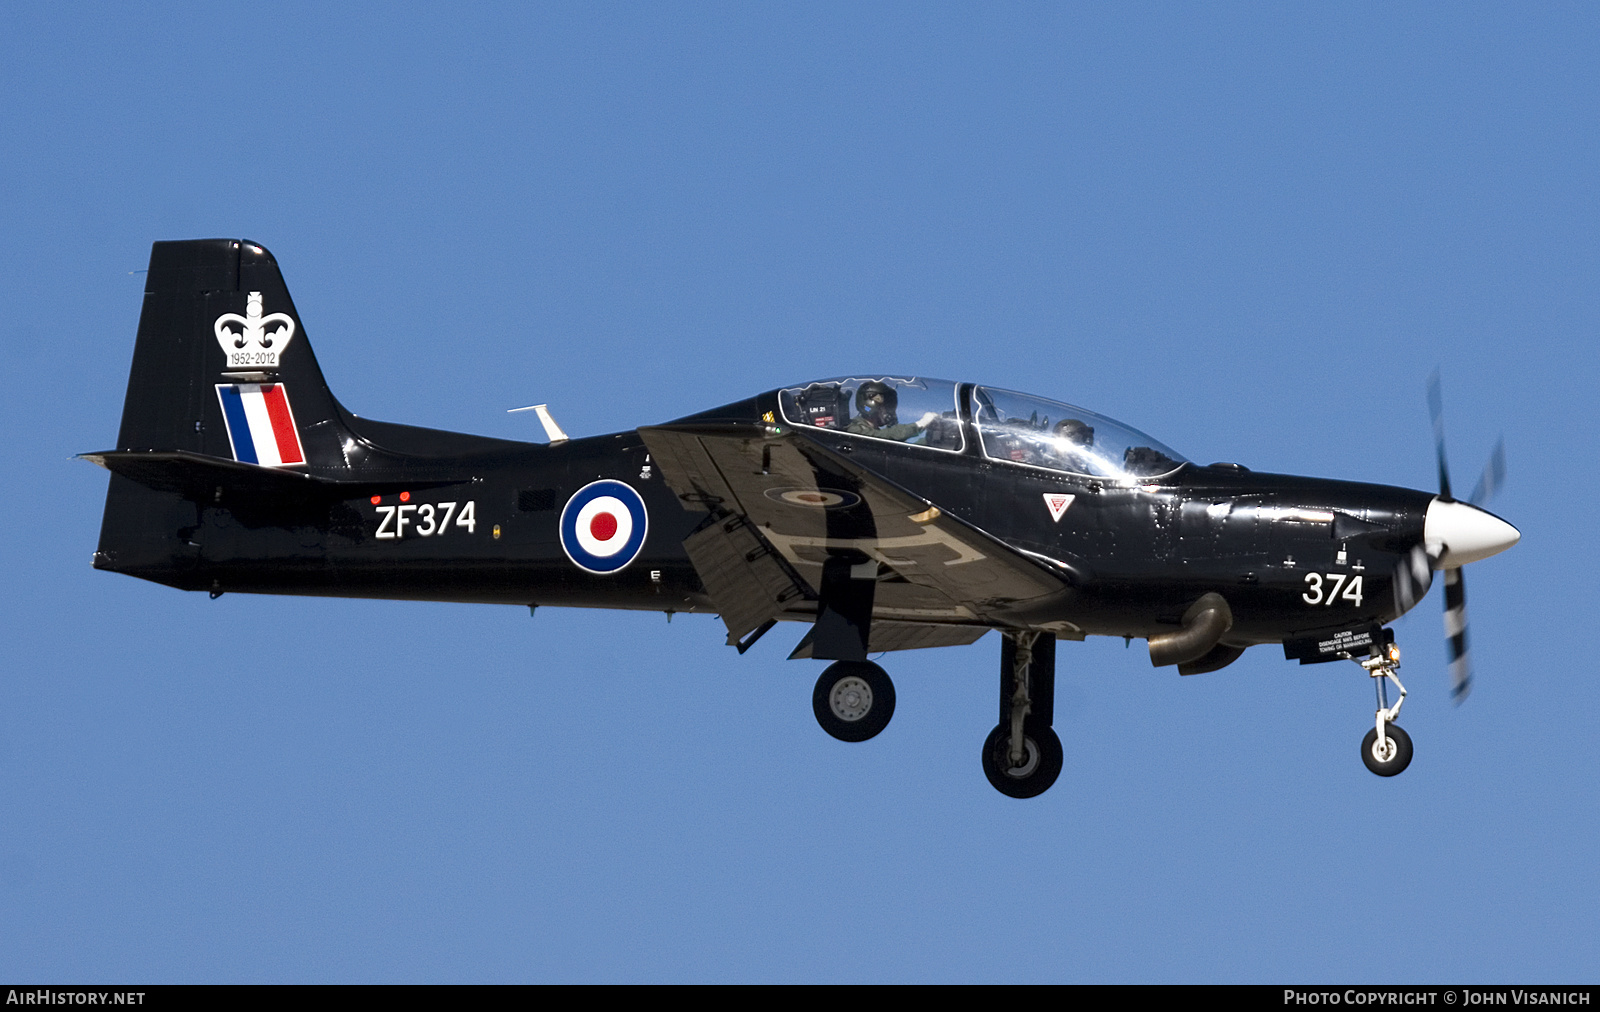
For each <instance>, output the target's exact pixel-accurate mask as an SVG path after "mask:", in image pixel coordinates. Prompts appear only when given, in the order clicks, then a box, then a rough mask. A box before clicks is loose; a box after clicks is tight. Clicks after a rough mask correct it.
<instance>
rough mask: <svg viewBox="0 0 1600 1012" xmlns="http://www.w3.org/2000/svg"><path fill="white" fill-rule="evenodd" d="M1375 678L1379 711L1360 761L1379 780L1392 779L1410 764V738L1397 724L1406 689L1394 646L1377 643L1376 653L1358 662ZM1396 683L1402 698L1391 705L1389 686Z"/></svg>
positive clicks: (1368, 733)
mask: <svg viewBox="0 0 1600 1012" xmlns="http://www.w3.org/2000/svg"><path fill="white" fill-rule="evenodd" d="M1359 663H1360V664H1361V666H1362V667H1363V668H1366V669H1367V674H1368V675H1370V676H1371V677H1372V678H1374V679H1376V682H1377V690H1378V712H1377V714H1376V717H1375V719H1374V721H1373V728H1372V730H1370V731H1368V732H1367V736H1366V737H1365V738H1362V739H1361V761H1362V762H1364V763H1366V764H1367V769H1369V770H1371V771H1372V772H1374V773H1376V774H1377V775H1378V776H1380V777H1392V776H1394V775H1395V774H1397V773H1400V772H1401V771H1403V770H1404V769H1405V768H1406V767H1407V766H1409V765H1411V736H1410V735H1408V734H1406V732H1405V731H1404V730H1403V729H1402V728H1401V727H1400V725H1398V724H1396V723H1395V722H1394V719H1395V718H1396V717H1398V716H1399V715H1400V707H1401V705H1402V704H1403V703H1405V701H1406V687H1405V686H1404V685H1401V684H1400V679H1399V677H1398V676H1396V675H1395V672H1396V671H1398V670H1399V668H1400V648H1399V647H1397V646H1395V645H1394V644H1393V643H1381V644H1376V645H1374V647H1373V654H1372V656H1371V657H1368V658H1366V659H1364V660H1362V661H1360V662H1359ZM1390 682H1393V683H1394V687H1395V689H1397V690H1398V691H1399V693H1400V698H1399V699H1396V700H1395V701H1394V705H1393V706H1390V705H1389V691H1388V687H1389V686H1388V683H1390Z"/></svg>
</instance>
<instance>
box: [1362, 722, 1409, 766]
mask: <svg viewBox="0 0 1600 1012" xmlns="http://www.w3.org/2000/svg"><path fill="white" fill-rule="evenodd" d="M1383 736H1384V737H1385V738H1387V739H1389V741H1390V742H1392V743H1393V744H1392V745H1391V746H1390V754H1389V755H1388V756H1378V755H1375V754H1374V753H1375V752H1376V751H1377V744H1378V729H1377V728H1375V727H1374V728H1371V729H1369V730H1368V731H1367V736H1366V737H1365V738H1362V739H1361V761H1362V762H1364V763H1366V764H1367V769H1369V770H1371V771H1372V772H1374V773H1376V774H1378V776H1380V777H1392V776H1394V775H1395V774H1397V773H1400V772H1403V771H1404V770H1405V768H1406V767H1407V766H1410V765H1411V736H1410V735H1409V734H1406V733H1405V731H1404V730H1402V729H1401V728H1400V727H1399V726H1397V725H1395V724H1390V725H1389V726H1388V728H1386V729H1385V730H1384V732H1383Z"/></svg>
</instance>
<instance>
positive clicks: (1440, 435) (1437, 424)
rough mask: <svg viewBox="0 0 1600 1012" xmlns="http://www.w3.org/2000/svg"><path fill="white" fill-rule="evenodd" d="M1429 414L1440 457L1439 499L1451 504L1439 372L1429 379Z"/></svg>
mask: <svg viewBox="0 0 1600 1012" xmlns="http://www.w3.org/2000/svg"><path fill="white" fill-rule="evenodd" d="M1428 414H1429V415H1431V416H1433V446H1434V450H1435V451H1436V452H1437V454H1438V457H1439V498H1441V499H1443V500H1445V501H1446V502H1449V501H1450V500H1451V499H1452V498H1454V497H1453V496H1451V495H1450V465H1449V464H1447V463H1445V459H1444V397H1443V395H1441V394H1440V393H1439V370H1437V369H1435V370H1434V371H1433V375H1431V376H1429V377H1428Z"/></svg>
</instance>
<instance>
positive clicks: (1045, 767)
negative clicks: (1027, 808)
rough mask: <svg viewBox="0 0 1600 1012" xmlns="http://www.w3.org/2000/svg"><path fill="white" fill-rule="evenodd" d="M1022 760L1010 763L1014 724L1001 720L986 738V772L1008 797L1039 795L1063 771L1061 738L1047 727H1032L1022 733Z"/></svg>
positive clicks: (995, 786) (1046, 789)
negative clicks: (1001, 722)
mask: <svg viewBox="0 0 1600 1012" xmlns="http://www.w3.org/2000/svg"><path fill="white" fill-rule="evenodd" d="M1022 742H1023V747H1024V755H1023V757H1022V764H1021V765H1019V766H1013V765H1011V725H1010V724H998V725H996V726H995V729H994V730H993V731H990V732H989V737H988V738H986V739H984V742H983V775H984V776H986V777H988V778H989V783H991V784H993V785H994V789H995V790H997V791H999V792H1000V793H1001V794H1004V795H1005V796H1006V797H1008V798H1036V797H1038V796H1039V795H1041V794H1043V793H1044V792H1045V791H1048V790H1049V789H1050V785H1051V784H1053V783H1055V782H1056V777H1059V776H1060V775H1061V764H1062V758H1063V757H1062V753H1061V739H1060V738H1057V737H1056V733H1055V731H1054V730H1052V729H1050V728H1048V727H1036V728H1029V729H1028V730H1026V731H1025V732H1024V733H1023V737H1022Z"/></svg>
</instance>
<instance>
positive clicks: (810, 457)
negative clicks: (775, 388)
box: [639, 424, 1071, 649]
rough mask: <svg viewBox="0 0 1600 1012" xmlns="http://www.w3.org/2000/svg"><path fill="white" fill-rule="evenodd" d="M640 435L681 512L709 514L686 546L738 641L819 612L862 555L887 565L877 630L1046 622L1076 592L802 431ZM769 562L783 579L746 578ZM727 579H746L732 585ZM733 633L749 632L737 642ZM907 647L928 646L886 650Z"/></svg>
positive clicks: (730, 429)
mask: <svg viewBox="0 0 1600 1012" xmlns="http://www.w3.org/2000/svg"><path fill="white" fill-rule="evenodd" d="M639 433H640V435H641V436H642V437H643V438H644V441H645V444H646V445H647V446H648V447H649V449H650V454H651V457H652V459H653V460H654V461H655V462H656V464H657V465H658V466H659V467H660V468H661V472H662V475H663V476H664V477H665V479H666V481H667V483H668V484H669V485H670V486H671V487H672V489H673V491H675V492H676V493H677V494H678V497H679V499H680V500H681V501H682V502H683V503H684V506H685V508H688V509H700V510H706V511H708V512H709V513H710V514H711V519H710V520H709V521H708V523H707V524H705V525H702V526H701V528H699V529H698V530H697V531H696V532H695V534H693V535H691V536H690V538H689V539H688V541H687V542H685V546H686V548H688V549H689V551H690V557H691V559H692V560H693V561H694V563H695V567H696V570H697V571H699V572H700V575H701V578H702V580H703V581H704V582H705V583H706V589H707V592H708V594H709V595H710V596H711V599H712V601H713V603H715V604H716V605H717V608H718V610H719V611H722V612H723V614H724V617H725V619H728V617H729V616H730V614H734V615H737V616H738V621H737V622H735V621H733V620H731V619H729V632H730V642H732V641H733V640H735V639H737V637H738V635H742V633H743V632H747V631H749V629H752V628H755V627H756V625H757V624H759V623H760V622H763V621H766V620H770V619H772V618H778V617H789V618H800V617H804V616H806V615H808V614H815V611H816V605H815V601H816V597H817V594H816V591H815V589H814V588H815V587H817V586H818V584H819V583H820V578H821V572H822V564H823V562H824V560H826V559H827V558H828V557H829V556H830V555H839V554H857V553H859V556H864V557H865V558H867V559H869V560H872V561H874V562H876V563H877V564H878V566H879V570H878V573H879V575H878V585H877V591H876V596H875V603H874V607H873V618H874V625H875V626H876V624H877V623H878V622H879V621H883V622H896V623H905V622H913V623H933V624H943V625H952V626H983V627H995V626H1001V627H1020V626H1029V625H1037V624H1038V621H1039V618H1040V616H1042V615H1045V614H1047V613H1049V612H1051V611H1054V610H1056V609H1055V608H1054V607H1053V606H1054V605H1057V604H1059V602H1060V601H1061V600H1062V599H1063V598H1064V597H1065V595H1066V594H1068V593H1069V592H1070V590H1069V584H1068V581H1067V579H1066V576H1065V574H1064V573H1058V572H1055V571H1053V570H1052V569H1050V568H1048V567H1047V566H1046V565H1045V564H1044V563H1042V562H1040V561H1037V560H1035V559H1034V558H1031V557H1029V556H1027V555H1024V554H1023V553H1021V552H1019V551H1017V550H1016V549H1013V548H1011V547H1010V546H1008V545H1006V544H1005V543H1004V542H1002V541H999V540H998V539H996V538H994V537H991V536H990V535H988V534H986V533H984V532H983V531H981V530H979V529H978V528H976V527H974V526H972V525H971V524H968V523H966V522H965V521H962V520H960V519H958V518H956V517H954V516H951V515H949V514H947V513H945V512H943V511H941V510H940V509H939V507H938V506H937V505H935V504H934V503H932V502H930V501H928V500H927V499H925V498H923V497H921V496H919V495H917V494H916V493H914V492H911V491H909V490H907V489H905V488H903V487H901V486H899V485H897V484H896V483H895V482H893V481H891V480H889V479H888V478H886V477H885V476H883V475H882V474H879V473H878V472H876V471H873V470H872V469H870V468H868V467H865V466H864V465H861V464H859V463H857V462H856V461H854V460H852V459H850V458H849V457H848V456H846V455H845V454H841V453H838V452H836V451H834V450H832V449H830V448H828V447H826V446H823V445H822V444H821V443H820V442H818V441H817V440H815V439H813V438H811V437H810V436H808V435H807V434H805V433H804V432H801V431H796V430H794V429H790V428H788V427H779V426H763V425H755V424H749V425H742V424H726V425H706V424H701V425H662V426H654V427H649V428H642V429H640V430H639ZM729 517H737V518H738V520H737V521H736V522H735V521H731V520H729V519H727V518H729ZM719 518H721V519H719ZM714 531H720V532H721V533H709V532H714ZM714 545H715V546H718V547H713V546H714ZM769 553H770V554H772V555H776V556H778V557H779V559H780V560H781V562H782V563H783V564H784V565H785V568H786V569H787V570H788V576H789V577H790V579H789V580H788V582H787V583H784V582H783V581H782V580H779V579H778V577H777V576H776V575H775V572H774V569H773V567H771V566H768V567H767V570H766V574H765V577H763V576H762V575H759V574H752V573H751V572H750V570H751V568H752V567H757V566H760V565H762V563H761V560H762V559H763V558H766V556H767V554H769ZM712 554H716V555H717V556H718V557H717V559H716V560H712V559H711V558H709V556H710V555H712ZM702 557H706V559H707V561H706V564H705V565H703V564H702V561H701V559H702ZM739 559H746V560H748V561H747V562H746V563H740V562H738V561H737V560H739ZM775 561H778V560H775ZM729 571H737V575H738V576H739V578H738V579H729V578H728V577H727V576H726V575H725V574H726V573H727V572H729ZM758 595H759V597H758ZM785 595H787V596H785ZM779 598H782V600H779ZM735 625H739V626H741V627H743V628H742V629H741V630H740V631H739V632H738V633H737V634H736V633H735V628H734V627H735ZM885 632H886V633H887V632H888V629H887V628H886V629H885ZM1063 632H1065V633H1066V634H1069V635H1070V633H1071V630H1063ZM950 635H951V636H953V635H954V633H953V631H952V632H951V633H950ZM923 638H925V637H923ZM946 638H947V639H948V638H949V637H946ZM974 638H975V637H974ZM902 640H904V641H905V642H907V643H908V647H905V648H909V644H913V643H914V644H916V645H922V644H921V643H920V642H918V640H919V637H914V636H913V637H905V636H898V635H897V636H885V638H884V639H883V642H884V643H886V644H887V643H889V642H895V643H898V642H901V641H902ZM949 641H950V642H960V641H961V640H960V639H959V638H955V639H949ZM878 642H879V638H878V636H877V635H876V632H875V633H874V638H873V649H885V647H880V646H878V645H877V644H878ZM929 645H932V643H930V644H929ZM888 648H889V649H893V647H888ZM905 648H902V649H905Z"/></svg>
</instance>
